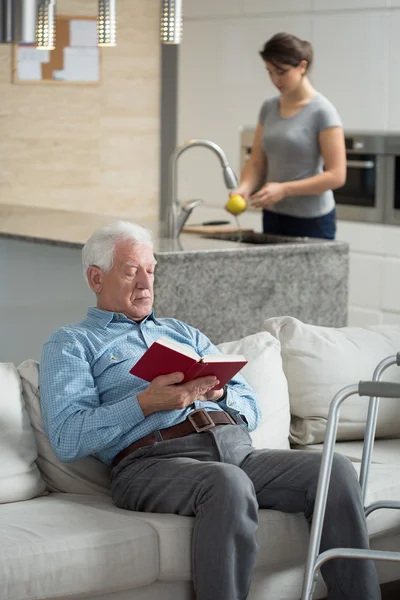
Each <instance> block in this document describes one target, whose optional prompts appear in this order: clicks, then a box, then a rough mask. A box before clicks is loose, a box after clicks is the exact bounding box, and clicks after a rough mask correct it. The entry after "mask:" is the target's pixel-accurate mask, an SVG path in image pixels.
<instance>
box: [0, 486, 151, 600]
mask: <svg viewBox="0 0 400 600" xmlns="http://www.w3.org/2000/svg"><path fill="white" fill-rule="evenodd" d="M0 539H1V540H2V543H1V546H0V581H1V587H2V590H1V597H2V598H9V599H10V600H11V598H12V600H37V599H38V600H39V599H54V598H58V597H63V598H65V597H67V596H68V597H70V595H71V596H74V594H78V593H79V597H83V596H84V595H85V597H86V595H87V596H89V597H91V596H92V595H95V594H100V593H104V594H105V593H108V592H113V591H118V590H122V589H132V588H136V587H140V586H144V585H147V584H150V583H152V582H153V581H155V580H156V579H157V575H158V539H157V533H156V532H155V531H154V529H153V528H152V527H150V526H149V525H147V524H146V523H144V522H143V521H140V520H138V519H136V518H135V515H134V514H133V513H130V512H129V511H124V510H120V509H118V508H116V507H114V506H113V505H112V504H111V500H110V499H109V498H107V497H105V496H102V497H91V496H74V495H72V494H49V495H48V496H46V497H42V498H35V499H34V500H30V501H29V502H20V503H17V504H10V505H7V507H5V509H2V510H1V511H0Z"/></svg>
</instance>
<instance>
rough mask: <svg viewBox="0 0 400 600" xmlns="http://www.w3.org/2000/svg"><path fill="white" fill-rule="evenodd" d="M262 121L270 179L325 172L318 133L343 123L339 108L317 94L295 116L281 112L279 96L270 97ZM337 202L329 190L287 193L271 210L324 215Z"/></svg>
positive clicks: (314, 215) (305, 214) (264, 105)
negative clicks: (290, 195)
mask: <svg viewBox="0 0 400 600" xmlns="http://www.w3.org/2000/svg"><path fill="white" fill-rule="evenodd" d="M259 123H261V124H262V125H263V126H264V130H263V135H262V146H263V149H264V152H265V154H266V156H267V181H271V182H277V183H281V182H284V181H296V180H299V179H307V178H308V177H313V176H314V175H317V174H318V173H322V170H323V159H322V156H321V152H320V148H319V143H318V134H319V132H320V131H323V130H324V129H328V128H329V127H335V126H339V127H342V122H341V119H340V117H339V115H338V112H337V110H336V108H335V107H334V106H333V105H332V104H331V103H330V102H329V100H327V98H325V97H324V96H323V95H322V94H317V95H316V96H314V98H312V99H311V100H310V102H309V103H308V104H306V106H304V108H302V109H301V110H300V111H299V112H298V113H297V114H295V115H294V116H293V117H288V118H282V117H281V115H280V104H279V96H275V97H273V98H270V99H269V100H266V101H265V102H264V104H263V105H262V107H261V111H260V117H259ZM334 206H335V200H334V198H333V193H332V191H331V190H328V191H326V192H324V193H322V194H318V195H313V196H292V197H289V196H288V197H287V198H284V199H283V200H281V201H280V202H277V203H276V204H273V205H272V206H271V207H269V208H268V210H272V211H274V212H277V213H281V214H284V215H291V216H293V217H320V216H322V215H326V214H328V213H329V212H331V210H332V209H333V208H334Z"/></svg>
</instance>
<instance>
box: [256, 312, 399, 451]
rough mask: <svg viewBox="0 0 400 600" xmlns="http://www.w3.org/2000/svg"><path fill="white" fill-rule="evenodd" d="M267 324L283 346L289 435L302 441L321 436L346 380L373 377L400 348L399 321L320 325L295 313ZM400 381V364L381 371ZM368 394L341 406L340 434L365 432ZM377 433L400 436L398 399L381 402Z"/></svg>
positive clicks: (346, 437)
mask: <svg viewBox="0 0 400 600" xmlns="http://www.w3.org/2000/svg"><path fill="white" fill-rule="evenodd" d="M265 328H266V330H267V331H268V332H269V333H271V334H272V335H274V336H275V337H276V338H277V339H278V340H279V341H280V343H281V346H282V363H283V370H284V372H285V375H286V379H287V381H288V385H289V397H290V410H291V414H292V422H291V427H290V434H291V435H290V440H291V441H292V442H294V443H297V444H301V445H306V444H315V443H319V442H322V441H323V440H324V437H325V429H326V421H327V417H328V412H329V405H330V403H331V401H332V399H333V397H334V395H335V394H336V393H337V392H339V391H340V390H341V389H342V388H343V387H345V386H346V385H350V384H354V383H358V382H359V381H361V380H364V381H365V380H371V379H372V375H373V372H374V369H375V367H376V366H377V365H378V363H379V362H380V361H381V360H383V359H384V358H387V357H388V356H390V355H393V354H396V353H397V352H398V351H400V326H399V325H376V326H371V327H366V328H362V327H341V328H334V327H321V326H317V325H307V324H305V323H302V322H301V321H299V320H297V319H294V318H293V317H279V318H271V319H267V320H266V321H265ZM384 380H386V381H396V382H399V381H400V368H399V367H397V366H393V367H391V368H390V369H387V370H386V371H385V374H384ZM367 411H368V398H360V397H359V396H356V395H355V396H351V397H350V398H348V399H347V400H345V401H344V404H343V405H342V408H341V410H340V420H339V427H338V435H337V439H338V440H359V439H362V438H363V435H364V430H365V422H366V419H367ZM377 437H381V438H385V437H400V402H399V399H382V400H381V402H380V408H379V414H378V424H377Z"/></svg>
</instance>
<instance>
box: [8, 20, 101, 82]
mask: <svg viewBox="0 0 400 600" xmlns="http://www.w3.org/2000/svg"><path fill="white" fill-rule="evenodd" d="M100 80H101V51H100V48H99V47H98V46H97V18H96V17H78V16H69V17H68V16H63V15H57V16H56V44H55V49H54V50H37V49H36V48H35V46H33V45H32V46H31V45H25V44H14V47H13V61H12V81H13V83H30V84H34V83H42V84H43V83H45V84H58V85H69V84H75V85H78V84H84V85H99V83H100Z"/></svg>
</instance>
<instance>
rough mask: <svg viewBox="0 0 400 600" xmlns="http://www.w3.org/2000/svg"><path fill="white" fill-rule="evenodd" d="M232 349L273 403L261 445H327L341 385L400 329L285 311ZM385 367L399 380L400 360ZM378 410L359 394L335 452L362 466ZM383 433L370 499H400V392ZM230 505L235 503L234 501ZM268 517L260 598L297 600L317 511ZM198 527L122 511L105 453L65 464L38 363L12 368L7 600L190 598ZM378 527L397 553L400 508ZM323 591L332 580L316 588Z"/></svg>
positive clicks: (256, 581) (0, 528)
mask: <svg viewBox="0 0 400 600" xmlns="http://www.w3.org/2000/svg"><path fill="white" fill-rule="evenodd" d="M220 348H221V350H222V351H224V352H235V353H243V354H245V355H246V357H247V358H248V360H249V364H248V365H247V366H246V367H245V369H244V371H243V374H244V376H245V377H246V378H247V379H248V381H249V383H250V384H251V385H252V386H253V387H254V388H255V390H256V392H257V394H258V397H259V400H260V403H261V408H262V411H263V420H262V423H261V425H260V427H259V428H258V429H257V431H256V432H254V434H253V441H254V445H255V446H256V447H258V448H262V447H273V448H289V439H290V442H291V443H292V444H295V445H296V447H298V448H302V449H304V450H309V451H316V450H319V449H320V448H321V443H320V442H321V441H322V440H323V437H324V426H325V423H326V416H327V410H328V406H329V402H330V401H331V399H332V397H333V395H334V393H335V392H337V391H338V390H339V389H341V387H343V386H344V385H347V384H349V383H356V382H358V380H360V379H370V378H371V376H372V372H373V369H374V367H375V366H376V364H377V363H378V362H379V361H380V360H381V359H383V358H385V357H386V356H389V355H391V354H395V353H396V352H397V351H399V350H400V326H390V327H389V326H386V327H385V326H381V327H375V328H371V329H358V328H342V329H336V330H335V329H328V328H323V327H315V326H309V325H304V324H302V323H300V322H299V321H297V320H296V319H292V318H290V317H281V318H275V319H269V320H267V321H266V323H265V331H263V332H260V333H258V334H255V335H252V336H249V337H247V338H244V339H243V340H239V341H237V342H230V343H226V344H221V346H220ZM386 373H387V378H389V379H391V380H396V381H399V380H400V379H399V376H400V369H399V368H396V367H394V368H393V370H388V371H387V372H386ZM289 399H290V400H289ZM366 407H367V400H366V399H361V398H355V399H353V400H351V402H349V404H348V405H346V406H345V407H344V410H343V414H342V417H341V422H340V427H339V439H340V441H339V442H338V443H337V450H338V451H340V452H343V453H344V454H346V455H347V456H349V457H350V458H351V459H352V460H353V462H354V466H355V468H357V467H359V461H360V456H361V447H362V444H361V442H360V441H359V440H360V438H361V437H362V431H363V424H364V423H365V418H366ZM290 419H291V420H292V424H291V429H290V436H289V427H290ZM377 437H378V438H379V439H378V440H377V442H376V446H375V452H374V456H373V464H372V467H371V475H370V484H369V493H368V504H369V503H370V502H372V501H375V500H378V499H386V500H391V499H396V500H399V499H400V460H399V458H400V402H398V401H396V400H393V401H392V400H389V401H386V402H385V401H383V400H382V402H381V412H380V417H379V424H378V430H377ZM381 438H383V439H381ZM386 438H390V439H386ZM227 510H235V507H234V503H233V504H232V506H229V507H227ZM259 518H260V524H259V529H258V541H259V545H260V550H259V555H258V561H257V567H256V570H255V573H254V576H253V581H252V586H251V592H250V597H249V598H250V600H265V599H266V598H268V600H275V599H276V600H298V598H299V596H300V589H301V583H302V574H303V566H304V561H305V557H306V552H307V545H308V528H307V524H306V521H305V519H304V518H303V516H302V515H300V514H296V515H287V514H283V513H279V512H276V511H270V510H260V515H259ZM192 525H193V520H192V518H188V517H178V516H176V515H160V514H148V513H135V512H129V511H124V510H120V509H118V508H116V507H114V506H113V505H112V503H111V500H110V495H109V486H108V468H107V467H105V466H104V465H102V464H101V463H99V462H98V461H97V460H95V459H94V458H87V459H83V460H80V461H76V462H75V463H70V464H63V463H60V462H59V461H58V460H57V459H56V458H55V456H54V454H53V452H52V450H51V448H50V446H49V443H48V440H47V438H46V436H45V435H44V431H43V425H42V420H41V413H40V403H39V390H38V365H37V363H35V362H34V361H32V360H27V361H25V362H24V363H22V364H21V365H19V367H18V368H17V367H15V366H14V365H12V364H2V365H0V539H1V545H0V582H1V594H0V596H1V599H2V600H39V599H40V600H49V599H56V598H57V599H67V598H68V599H78V598H90V599H92V600H94V599H96V600H155V599H157V600H158V598H159V597H161V596H162V597H163V598H164V599H167V600H168V599H170V600H183V599H185V600H188V599H192V598H194V595H193V590H192V585H191V567H190V553H191V550H190V548H191V535H192ZM368 527H369V531H370V535H371V545H372V547H374V548H377V549H378V548H379V549H386V550H394V549H396V550H399V548H400V511H395V510H392V511H390V510H381V511H377V512H375V513H373V514H372V515H371V516H370V517H369V518H368ZM210 551H212V548H210ZM378 569H379V574H380V579H381V582H387V581H393V580H396V579H400V566H399V565H398V563H397V564H396V563H380V564H378ZM325 591H326V590H325V588H324V585H323V582H322V581H321V579H320V580H319V583H318V586H317V590H316V594H315V598H322V597H323V596H324V595H325Z"/></svg>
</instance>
